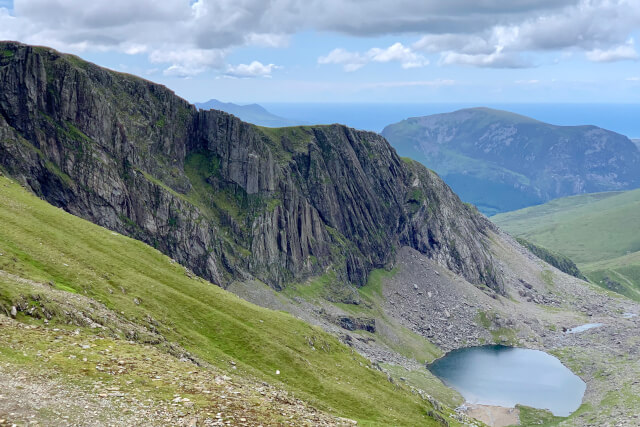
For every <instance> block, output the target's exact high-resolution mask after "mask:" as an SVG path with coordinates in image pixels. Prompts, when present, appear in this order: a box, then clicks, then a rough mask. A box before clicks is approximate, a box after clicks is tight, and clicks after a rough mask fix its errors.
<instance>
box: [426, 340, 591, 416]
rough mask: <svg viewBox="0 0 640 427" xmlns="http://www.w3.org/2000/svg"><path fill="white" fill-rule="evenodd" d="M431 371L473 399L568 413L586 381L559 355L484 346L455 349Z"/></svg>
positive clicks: (489, 403) (578, 397) (469, 398)
mask: <svg viewBox="0 0 640 427" xmlns="http://www.w3.org/2000/svg"><path fill="white" fill-rule="evenodd" d="M429 370H430V371H431V372H432V373H433V374H434V375H436V376H437V377H438V378H440V379H441V380H442V381H443V382H444V383H445V384H446V385H448V386H449V387H452V388H453V389H455V390H457V391H458V392H459V393H460V394H461V395H462V396H463V397H464V398H465V399H466V400H467V402H469V403H478V404H484V405H496V406H504V407H513V406H515V405H516V404H518V403H519V404H522V405H526V406H531V407H533V408H539V409H548V410H550V411H551V412H552V413H553V414H554V415H557V416H568V415H569V414H571V413H572V412H573V411H575V410H576V409H578V407H579V406H580V405H581V402H582V397H583V395H584V392H585V389H586V384H585V383H584V381H582V380H581V379H580V378H579V377H578V376H577V375H575V374H574V373H573V372H571V371H570V370H569V369H568V368H567V367H565V366H564V365H563V364H562V363H560V361H559V360H558V359H556V358H555V357H553V356H551V355H549V354H547V353H545V352H542V351H538V350H529V349H522V348H513V347H505V346H498V345H495V346H482V347H471V348H464V349H460V350H454V351H452V352H450V353H447V354H446V355H445V356H444V357H443V358H441V359H438V360H436V361H435V362H434V363H432V364H431V365H429Z"/></svg>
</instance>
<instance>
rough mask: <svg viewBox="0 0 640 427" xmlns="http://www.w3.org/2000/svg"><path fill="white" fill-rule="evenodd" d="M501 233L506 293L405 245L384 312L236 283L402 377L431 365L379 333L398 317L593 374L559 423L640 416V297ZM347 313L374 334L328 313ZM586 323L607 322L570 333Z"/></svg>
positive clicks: (437, 335) (424, 331)
mask: <svg viewBox="0 0 640 427" xmlns="http://www.w3.org/2000/svg"><path fill="white" fill-rule="evenodd" d="M493 241H494V246H493V248H492V251H494V252H495V253H496V254H497V258H498V259H501V260H502V261H503V264H502V265H500V268H501V270H502V272H503V273H504V275H505V278H506V279H505V289H506V291H507V294H506V295H505V296H501V295H496V294H495V293H494V292H492V291H491V290H489V289H486V288H481V287H475V286H472V285H470V284H469V283H468V282H467V281H465V280H464V279H463V278H461V277H460V276H457V275H455V274H453V273H451V272H450V271H449V270H447V269H445V268H443V267H442V266H440V265H439V264H437V263H436V262H434V261H433V260H430V259H428V258H427V257H425V256H423V255H422V254H420V253H419V252H417V251H414V250H412V249H410V248H406V247H405V248H401V249H400V250H399V252H398V254H397V257H396V259H397V261H396V263H395V269H394V274H389V275H388V277H386V278H385V279H384V285H383V286H382V298H380V303H381V305H382V307H381V311H376V310H364V309H362V307H360V308H358V309H357V311H356V314H354V311H353V309H349V308H348V307H345V306H344V305H331V304H328V303H326V301H320V300H314V301H312V302H309V301H305V300H301V299H300V298H294V299H286V298H283V296H282V295H280V294H274V293H273V292H272V291H270V290H269V289H268V288H266V289H261V288H256V287H254V286H251V287H242V286H241V285H237V286H236V288H235V289H233V288H232V290H233V291H234V292H236V293H238V294H240V295H241V296H243V297H244V298H247V299H249V300H251V301H253V302H256V303H260V304H263V305H267V306H269V307H271V308H276V309H284V310H287V311H290V312H292V313H294V314H295V315H297V316H298V317H301V318H303V319H305V320H307V321H310V322H313V323H315V324H318V325H321V326H322V327H324V328H325V329H326V330H328V331H331V332H332V333H334V334H336V335H338V336H340V337H342V339H343V341H345V342H347V343H349V344H350V345H352V346H353V347H354V348H356V349H357V350H358V351H359V352H361V353H362V354H365V355H366V356H367V357H369V358H370V359H372V360H374V361H377V362H378V363H380V364H381V365H383V366H389V365H390V366H399V367H400V368H401V369H399V370H397V371H394V370H389V372H390V374H393V376H394V378H395V379H398V378H399V377H401V376H402V375H405V376H406V373H405V374H402V373H400V374H398V372H407V371H411V372H414V371H415V370H416V369H424V368H423V367H424V365H422V367H420V364H418V363H417V362H416V360H415V359H412V358H411V357H407V356H406V354H404V355H403V354H402V352H401V351H398V348H397V347H396V348H390V346H389V342H388V341H385V340H383V339H380V335H381V334H382V333H384V331H386V330H388V329H389V325H392V324H394V322H398V323H399V324H400V325H402V326H403V327H404V328H406V329H407V330H410V331H412V332H414V333H415V334H417V335H419V336H422V337H425V338H427V339H428V340H429V341H431V342H432V343H434V344H436V345H437V346H438V347H439V348H440V349H442V350H443V351H448V350H452V349H456V348H460V347H468V346H475V345H483V344H491V343H502V344H505V345H515V346H520V347H526V348H533V349H540V350H544V351H547V352H550V353H552V354H553V355H555V356H556V357H558V358H559V359H560V360H561V361H562V362H563V363H564V364H565V365H567V366H568V367H569V368H571V369H572V370H573V371H574V372H575V373H576V374H578V375H579V376H580V377H581V378H582V379H583V380H584V381H585V382H586V383H587V390H586V393H585V397H584V400H583V405H582V406H581V408H580V409H579V410H578V411H576V413H574V414H573V415H572V417H570V418H568V419H566V420H556V421H555V422H556V423H560V424H561V425H571V426H574V425H576V426H638V425H640V397H638V396H640V353H639V352H640V305H639V304H637V303H634V302H633V301H630V300H627V299H625V298H622V297H620V296H619V295H616V294H613V293H609V292H606V291H604V290H602V289H601V288H599V287H596V286H593V285H591V284H588V283H586V282H583V281H581V280H579V279H576V278H574V277H571V276H568V275H566V274H564V273H562V272H560V271H559V270H557V269H555V268H553V267H551V266H549V265H548V264H546V263H544V262H542V261H541V260H539V259H538V258H536V257H535V256H533V255H532V254H531V253H529V252H528V251H527V250H525V249H524V248H522V247H521V246H519V245H518V244H516V243H515V242H514V241H513V240H512V239H511V238H510V237H509V236H507V235H504V234H501V236H500V238H496V239H494V240H493ZM256 289H258V290H256ZM359 311H362V313H358V312H359ZM629 313H631V315H629ZM340 314H342V315H346V316H354V317H357V316H359V315H365V316H371V315H374V316H376V326H377V327H378V330H377V331H376V333H375V334H369V333H366V332H363V331H358V330H356V331H350V330H345V329H344V328H340V327H339V326H337V325H336V324H335V323H332V322H331V321H330V319H331V318H333V317H335V316H336V315H340ZM634 314H635V316H633V315H634ZM587 323H602V324H603V325H604V326H602V327H599V328H595V329H590V330H587V331H584V332H581V333H576V334H568V333H566V332H565V330H567V329H570V328H573V327H576V326H579V325H583V324H587ZM395 331H396V332H397V329H396V330H395ZM403 369H404V370H405V371H403ZM425 375H426V378H423V380H425V381H423V382H422V384H426V385H425V388H427V387H430V391H431V392H432V393H433V394H434V395H435V396H436V397H438V398H439V399H441V400H443V401H447V402H450V403H449V404H453V403H454V402H456V399H455V397H451V396H447V395H446V394H445V393H444V392H443V390H441V389H440V388H439V387H438V386H437V385H435V384H433V383H430V382H429V378H428V374H425ZM478 416H479V417H480V415H478ZM481 418H482V417H481ZM484 419H485V420H486V417H484ZM536 422H537V421H536ZM496 425H497V424H496Z"/></svg>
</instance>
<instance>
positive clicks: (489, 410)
mask: <svg viewBox="0 0 640 427" xmlns="http://www.w3.org/2000/svg"><path fill="white" fill-rule="evenodd" d="M464 408H465V409H462V412H463V413H464V414H466V415H468V416H470V417H472V418H475V419H477V420H480V421H482V422H483V423H485V424H486V425H488V426H490V427H506V426H511V425H518V424H520V409H518V408H506V407H504V406H493V405H480V404H476V403H469V402H465V404H464Z"/></svg>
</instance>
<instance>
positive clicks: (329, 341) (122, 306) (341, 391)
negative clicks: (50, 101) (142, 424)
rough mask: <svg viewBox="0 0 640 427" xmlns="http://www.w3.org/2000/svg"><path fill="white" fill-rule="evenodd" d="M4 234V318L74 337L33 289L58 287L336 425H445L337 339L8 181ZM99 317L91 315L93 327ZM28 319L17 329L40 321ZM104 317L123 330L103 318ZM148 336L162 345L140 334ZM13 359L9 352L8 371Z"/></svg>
mask: <svg viewBox="0 0 640 427" xmlns="http://www.w3.org/2000/svg"><path fill="white" fill-rule="evenodd" d="M0 224H2V226H1V227H0V254H1V256H0V273H2V274H3V275H4V276H3V278H2V280H0V311H4V312H6V313H7V314H8V313H9V308H10V307H11V306H16V305H17V306H19V307H23V308H24V307H25V305H26V306H28V307H35V309H36V310H37V309H41V310H42V312H47V313H49V315H50V317H51V320H50V321H49V326H55V327H58V328H62V329H63V330H64V329H65V328H67V329H68V327H67V326H66V324H67V323H68V322H69V321H70V318H71V316H72V313H70V312H69V311H68V310H67V309H63V308H61V307H59V306H57V305H56V303H55V301H54V300H51V299H49V298H47V297H46V293H42V292H40V291H38V290H37V289H35V288H33V286H31V285H29V283H35V282H39V283H44V284H47V283H48V284H49V286H50V287H51V289H52V292H53V291H56V290H57V291H60V290H61V291H66V292H68V293H69V297H70V298H71V296H72V295H79V296H82V297H83V298H84V297H88V298H90V299H92V300H94V301H97V302H99V303H102V304H104V306H105V307H106V309H108V310H109V312H110V313H112V314H110V315H109V316H110V317H109V319H110V318H113V319H116V318H117V319H120V320H119V321H121V322H125V323H127V322H128V324H132V325H137V326H136V328H138V329H139V331H138V332H135V331H134V332H131V336H127V337H126V338H127V339H133V340H138V341H141V342H147V343H154V342H153V336H156V337H157V336H158V335H157V334H159V335H160V336H161V337H163V338H162V339H161V340H160V342H157V343H154V344H157V345H158V347H159V348H166V349H169V350H172V349H173V351H174V352H175V351H176V347H177V346H179V347H181V348H184V349H186V351H187V352H188V353H189V354H190V355H187V356H185V355H183V357H194V358H195V359H196V360H199V361H201V363H204V364H205V366H206V364H210V365H213V366H215V367H217V368H216V369H222V370H224V371H228V372H232V373H233V374H235V375H242V376H246V377H251V378H254V377H255V378H258V379H260V380H262V381H268V382H270V383H271V384H274V385H277V386H279V387H282V388H284V389H286V390H289V391H290V392H293V393H295V396H296V397H297V398H301V399H303V400H305V401H306V402H308V403H310V404H311V405H313V406H314V407H316V408H319V409H321V410H324V411H327V412H329V413H331V414H334V415H339V416H343V417H348V418H352V419H356V420H358V421H360V422H361V423H362V424H365V425H436V421H435V420H434V419H433V417H432V416H431V415H435V416H436V417H437V416H439V415H437V413H434V412H432V411H433V408H432V406H431V404H430V403H429V402H427V401H424V400H422V399H421V398H420V397H419V396H417V395H415V394H412V393H410V392H409V391H408V390H407V389H406V388H405V387H402V386H398V385H395V384H392V383H391V382H390V381H389V380H388V378H387V376H386V374H383V373H382V372H379V371H378V370H376V369H373V368H372V367H371V366H370V362H369V361H368V360H366V359H365V358H363V357H361V356H359V355H358V354H357V353H355V352H354V351H353V350H351V349H350V348H349V347H347V346H345V345H343V344H342V343H340V342H339V341H338V340H337V339H336V338H334V337H332V336H330V335H328V334H326V333H324V332H323V331H321V330H320V329H318V328H316V327H313V326H310V325H308V324H306V323H303V322H302V321H300V320H297V319H295V318H294V317H292V316H290V315H288V314H285V313H281V312H274V311H270V310H267V309H263V308H260V307H257V306H255V305H252V304H250V303H248V302H245V301H243V300H241V299H240V298H238V297H236V296H235V295H233V294H230V293H228V292H226V291H224V290H222V289H221V288H219V287H218V286H214V285H212V284H211V283H209V282H206V281H204V280H203V279H200V278H198V277H196V276H194V275H192V274H191V273H190V272H189V271H188V270H185V268H184V267H182V266H180V265H179V264H177V263H175V262H174V261H173V260H171V259H170V258H168V257H166V256H164V255H162V254H161V253H160V252H158V251H157V250H155V249H153V248H151V247H149V246H147V245H145V244H143V243H141V242H138V241H136V240H133V239H130V238H128V237H125V236H122V235H120V234H118V233H114V232H111V231H109V230H106V229H104V228H101V227H99V226H96V225H94V224H91V223H89V222H87V221H84V220H82V219H79V218H77V217H74V216H72V215H70V214H68V213H66V212H64V211H62V210H61V209H58V208H55V207H53V206H51V205H49V204H47V203H45V202H44V201H42V200H40V199H38V198H36V197H35V196H33V195H32V194H30V193H28V192H27V191H26V190H24V189H23V188H21V187H20V186H19V185H18V184H17V183H15V182H14V181H12V180H10V179H8V178H6V177H1V176H0ZM57 291H56V292H57ZM96 306H97V305H96ZM92 307H93V304H91V305H90V306H88V307H86V308H85V313H84V314H86V315H88V316H91V311H92V309H93V308H92ZM94 308H95V307H94ZM26 312H27V311H26V310H23V309H21V311H20V312H19V313H18V319H19V320H20V319H22V320H24V321H31V320H29V319H31V318H30V317H27V316H26V314H25V313H26ZM81 314H82V313H81ZM94 318H95V319H96V322H98V323H100V322H103V323H104V326H105V327H106V330H109V329H112V330H116V329H114V328H111V326H110V325H109V320H108V319H107V318H105V317H104V316H103V317H99V316H98V315H94ZM100 319H101V320H100ZM87 330H88V331H91V329H87ZM97 330H98V331H100V330H103V328H99V329H97ZM146 330H148V331H153V332H154V333H155V334H156V335H153V334H152V333H151V332H149V334H148V336H147V335H145V333H142V332H140V331H146ZM82 333H83V334H84V333H86V332H84V330H83V332H82ZM127 334H128V333H127ZM155 339H156V340H157V338H155ZM165 339H166V341H165ZM9 356H10V354H8V353H6V352H0V361H6V360H7V357H9ZM231 362H233V363H231ZM381 402H384V404H380V403H381ZM429 413H431V415H428V414H429Z"/></svg>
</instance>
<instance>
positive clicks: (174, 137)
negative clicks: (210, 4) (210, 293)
mask: <svg viewBox="0 0 640 427" xmlns="http://www.w3.org/2000/svg"><path fill="white" fill-rule="evenodd" d="M0 167H2V169H4V170H5V171H6V172H7V173H9V174H10V175H11V176H13V177H14V178H16V179H18V180H19V181H21V182H22V183H23V184H24V185H26V186H28V187H29V188H31V189H32V190H33V191H34V192H35V193H36V194H38V195H39V196H41V197H43V198H44V199H46V200H47V201H49V202H50V203H52V204H54V205H56V206H59V207H61V208H63V209H65V210H67V211H69V212H71V213H73V214H75V215H77V216H80V217H82V218H85V219H88V220H90V221H92V222H94V223H96V224H99V225H101V226H105V227H107V228H110V229H112V230H115V231H118V232H120V233H123V234H126V235H129V236H131V237H134V238H136V239H140V240H142V241H144V242H146V243H149V244H151V245H153V246H155V247H156V248H158V249H159V250H160V251H162V252H164V253H166V254H168V255H170V256H171V257H173V258H174V259H176V260H177V261H179V262H180V263H182V264H184V265H186V266H189V267H190V268H191V269H192V270H194V271H195V272H196V273H198V274H199V275H202V276H204V277H206V278H208V279H210V280H212V281H214V282H216V283H219V284H220V285H222V286H224V285H225V284H227V283H229V282H230V281H231V280H235V279H243V278H247V277H257V278H259V279H261V280H263V281H265V282H266V283H268V284H269V285H271V286H273V287H274V288H276V289H281V288H282V287H284V286H285V285H286V284H287V283H290V282H297V281H302V280H304V279H306V278H307V277H310V276H314V275H328V276H329V278H330V279H331V281H332V283H334V285H335V287H336V289H349V287H350V286H351V285H353V286H361V285H363V284H364V283H366V279H367V276H368V273H369V272H370V271H371V270H372V269H373V268H379V267H382V266H384V265H386V264H388V263H389V262H391V261H392V260H393V257H394V254H395V251H396V249H397V248H398V247H399V246H402V245H408V246H411V247H413V248H415V249H417V250H418V251H420V252H422V253H425V254H427V255H428V256H430V257H431V258H433V259H435V260H437V261H438V262H439V263H441V264H442V265H444V266H446V267H448V268H449V269H451V270H452V271H454V272H456V273H459V274H461V275H463V276H464V277H465V278H467V280H469V281H470V282H472V283H475V284H478V285H487V286H489V287H491V288H493V289H494V290H496V291H498V292H501V291H502V282H501V278H500V276H499V274H498V273H497V271H496V269H495V267H494V262H493V260H492V257H491V255H490V253H489V252H488V250H487V249H486V248H487V247H488V245H487V236H486V231H487V229H489V228H490V227H492V226H491V225H490V223H489V222H488V221H487V220H486V219H485V218H484V217H482V216H481V215H479V214H477V213H476V212H475V210H474V209H472V208H469V207H467V206H466V205H464V204H463V203H461V202H460V200H459V199H458V197H457V196H456V195H455V194H453V193H452V192H451V190H450V189H449V188H448V187H447V186H446V185H445V184H444V183H443V182H442V181H441V180H440V179H439V178H438V177H437V175H435V174H434V173H433V172H431V171H429V170H427V169H426V168H424V167H423V166H421V165H420V164H418V163H415V162H410V161H406V162H405V161H403V160H402V159H400V158H399V157H398V155H397V154H396V152H395V150H393V149H392V148H391V146H390V145H389V144H388V143H387V141H386V140H385V139H384V138H382V137H381V136H379V135H377V134H375V133H371V132H361V131H356V130H353V129H350V128H347V127H344V126H340V125H331V126H304V127H291V128H281V129H267V128H260V127H257V126H253V125H250V124H247V123H244V122H242V121H240V120H238V119H237V118H235V117H234V116H232V115H229V114H226V113H223V112H220V111H216V110H210V111H199V112H198V111H196V109H195V108H194V107H193V106H192V105H190V104H188V103H187V102H186V101H184V100H182V99H180V98H179V97H177V96H175V95H174V94H173V92H171V91H170V90H168V89H166V88H165V87H163V86H160V85H157V84H154V83H151V82H148V81H145V80H142V79H140V78H137V77H134V76H131V75H126V74H121V73H115V72H112V71H109V70H106V69H103V68H100V67H98V66H96V65H93V64H90V63H87V62H84V61H82V60H81V59H79V58H77V57H75V56H71V55H63V54H60V53H58V52H56V51H54V50H51V49H48V48H42V47H31V46H26V45H22V44H19V43H12V42H3V43H0ZM338 294H339V292H338ZM347 294H348V293H347ZM345 295H346V294H345Z"/></svg>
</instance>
